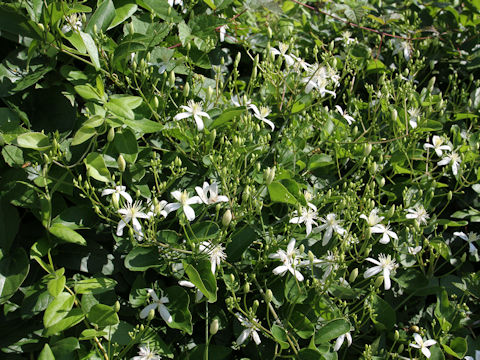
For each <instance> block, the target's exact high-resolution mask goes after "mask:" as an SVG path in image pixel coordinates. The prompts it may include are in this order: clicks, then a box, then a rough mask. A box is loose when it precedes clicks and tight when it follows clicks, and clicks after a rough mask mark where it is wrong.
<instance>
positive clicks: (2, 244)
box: [0, 201, 20, 293]
mask: <svg viewBox="0 0 480 360" xmlns="http://www.w3.org/2000/svg"><path fill="white" fill-rule="evenodd" d="M19 225H20V218H19V216H18V211H17V209H16V208H15V207H13V206H12V205H10V204H9V203H8V202H6V201H0V229H2V230H1V231H0V248H1V249H3V252H4V253H7V252H8V251H9V250H10V247H11V245H12V243H13V241H14V240H15V236H16V235H17V233H18V228H19ZM0 293H1V291H0Z"/></svg>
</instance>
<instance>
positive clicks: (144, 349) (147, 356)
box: [130, 345, 161, 360]
mask: <svg viewBox="0 0 480 360" xmlns="http://www.w3.org/2000/svg"><path fill="white" fill-rule="evenodd" d="M160 359H161V357H160V356H159V355H157V354H156V353H155V351H153V350H150V347H149V346H148V345H140V346H139V347H138V355H137V356H134V357H133V358H131V359H130V360H160Z"/></svg>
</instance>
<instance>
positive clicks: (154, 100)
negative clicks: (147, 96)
mask: <svg viewBox="0 0 480 360" xmlns="http://www.w3.org/2000/svg"><path fill="white" fill-rule="evenodd" d="M153 105H154V106H155V109H158V105H159V101H158V97H156V96H155V97H154V98H153Z"/></svg>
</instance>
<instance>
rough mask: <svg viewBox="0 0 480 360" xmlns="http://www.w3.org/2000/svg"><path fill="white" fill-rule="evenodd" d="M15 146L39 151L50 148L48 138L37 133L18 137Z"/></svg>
mask: <svg viewBox="0 0 480 360" xmlns="http://www.w3.org/2000/svg"><path fill="white" fill-rule="evenodd" d="M17 145H18V146H20V147H22V148H26V149H34V150H39V151H43V150H47V149H49V148H50V146H51V145H50V140H49V139H48V136H47V135H45V134H43V133H39V132H28V133H25V134H20V135H18V136H17Z"/></svg>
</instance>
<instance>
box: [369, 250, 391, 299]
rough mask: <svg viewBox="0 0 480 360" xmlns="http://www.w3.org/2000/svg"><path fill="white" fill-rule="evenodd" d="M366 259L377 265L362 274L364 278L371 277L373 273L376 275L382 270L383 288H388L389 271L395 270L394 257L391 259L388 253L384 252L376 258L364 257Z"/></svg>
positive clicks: (389, 284)
mask: <svg viewBox="0 0 480 360" xmlns="http://www.w3.org/2000/svg"><path fill="white" fill-rule="evenodd" d="M366 260H367V261H370V262H371V263H373V264H375V265H377V266H374V267H372V268H370V269H368V270H367V271H365V273H364V274H363V277H364V278H365V279H367V278H369V277H372V276H373V275H377V274H378V273H380V272H383V284H384V286H385V290H389V289H390V287H391V282H390V272H391V271H393V270H395V268H396V267H397V264H396V263H395V259H392V258H391V257H390V255H387V256H385V255H384V254H379V255H378V260H375V259H372V258H370V257H368V258H366Z"/></svg>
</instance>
